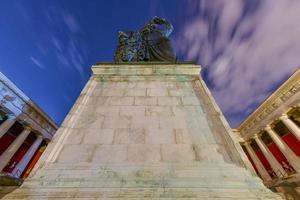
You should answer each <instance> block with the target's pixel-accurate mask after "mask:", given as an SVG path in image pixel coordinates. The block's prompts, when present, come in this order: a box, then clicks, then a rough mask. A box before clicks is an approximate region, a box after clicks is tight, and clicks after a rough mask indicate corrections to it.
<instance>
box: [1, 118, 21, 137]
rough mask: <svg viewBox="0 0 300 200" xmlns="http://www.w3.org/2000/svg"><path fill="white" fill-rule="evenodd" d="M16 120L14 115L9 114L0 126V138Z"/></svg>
mask: <svg viewBox="0 0 300 200" xmlns="http://www.w3.org/2000/svg"><path fill="white" fill-rule="evenodd" d="M16 121H17V118H16V117H15V116H10V117H9V118H8V119H7V120H5V121H4V122H3V123H2V124H1V126H0V138H1V137H2V136H3V135H4V134H5V133H6V132H7V131H8V130H9V129H10V127H12V125H14V123H15V122H16Z"/></svg>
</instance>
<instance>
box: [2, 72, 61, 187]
mask: <svg viewBox="0 0 300 200" xmlns="http://www.w3.org/2000/svg"><path fill="white" fill-rule="evenodd" d="M56 130H57V126H56V124H55V123H54V122H53V120H52V119H51V118H50V117H48V116H47V115H46V113H44V112H43V111H42V110H41V109H40V108H39V107H38V106H37V105H36V104H35V103H34V102H33V101H31V100H30V99H29V98H28V97H27V96H26V95H25V94H24V93H23V92H22V91H21V90H19V89H18V88H17V87H16V86H15V85H14V84H13V83H12V82H11V81H10V80H9V79H8V78H7V77H5V76H4V75H3V74H2V73H0V172H1V185H2V186H3V185H7V183H5V181H6V180H8V179H14V178H15V179H18V180H22V179H24V178H26V177H27V176H28V175H29V174H30V172H31V170H32V169H33V167H34V165H35V164H36V162H37V161H38V159H39V157H40V156H41V154H42V153H43V151H44V149H45V147H46V146H47V144H48V143H49V141H50V140H51V139H52V137H53V135H54V133H55V131H56ZM8 185H9V184H8Z"/></svg>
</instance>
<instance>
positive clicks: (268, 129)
mask: <svg viewBox="0 0 300 200" xmlns="http://www.w3.org/2000/svg"><path fill="white" fill-rule="evenodd" d="M265 130H266V131H272V130H273V129H272V127H271V125H267V126H266V127H265Z"/></svg>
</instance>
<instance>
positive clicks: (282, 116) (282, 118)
mask: <svg viewBox="0 0 300 200" xmlns="http://www.w3.org/2000/svg"><path fill="white" fill-rule="evenodd" d="M279 119H280V120H286V119H289V116H288V115H287V114H286V113H283V114H282V115H281V116H280V117H279Z"/></svg>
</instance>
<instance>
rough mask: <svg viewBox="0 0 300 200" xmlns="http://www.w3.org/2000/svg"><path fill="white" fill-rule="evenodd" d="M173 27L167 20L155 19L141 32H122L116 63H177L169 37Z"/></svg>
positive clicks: (119, 37)
mask: <svg viewBox="0 0 300 200" xmlns="http://www.w3.org/2000/svg"><path fill="white" fill-rule="evenodd" d="M172 31H173V26H172V24H170V23H169V22H168V21H167V20H165V19H163V18H160V17H154V18H153V19H152V20H150V21H149V22H148V23H147V24H146V25H145V26H144V27H143V28H142V29H140V30H139V31H126V32H123V31H120V32H119V35H118V47H117V50H116V52H115V55H114V61H115V62H119V63H120V62H140V61H142V62H145V61H146V62H149V61H150V62H153V61H161V62H175V61H176V55H175V53H174V51H173V48H172V45H171V42H170V40H169V38H168V37H169V35H170V34H171V33H172Z"/></svg>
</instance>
